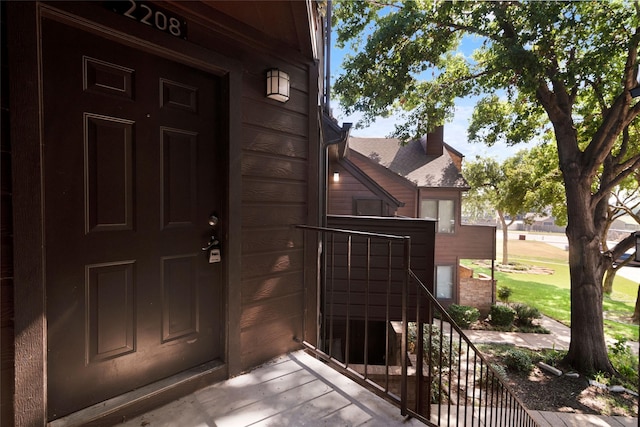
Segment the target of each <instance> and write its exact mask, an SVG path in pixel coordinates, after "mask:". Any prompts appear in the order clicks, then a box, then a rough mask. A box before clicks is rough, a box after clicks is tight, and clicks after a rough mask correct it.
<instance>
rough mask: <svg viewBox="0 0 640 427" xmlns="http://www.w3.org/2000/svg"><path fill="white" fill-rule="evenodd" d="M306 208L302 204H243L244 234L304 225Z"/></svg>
mask: <svg viewBox="0 0 640 427" xmlns="http://www.w3.org/2000/svg"><path fill="white" fill-rule="evenodd" d="M306 218H307V208H306V206H305V205H304V204H280V205H273V204H268V203H255V204H248V203H245V204H244V207H243V212H242V227H243V240H244V238H245V237H244V234H245V233H247V232H253V228H262V227H273V226H276V227H277V226H288V227H291V226H293V225H297V224H304V223H305V221H306Z"/></svg>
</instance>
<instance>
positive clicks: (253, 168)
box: [242, 152, 308, 181]
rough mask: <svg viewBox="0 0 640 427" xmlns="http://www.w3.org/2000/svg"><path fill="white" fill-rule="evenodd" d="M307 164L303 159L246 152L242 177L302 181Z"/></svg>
mask: <svg viewBox="0 0 640 427" xmlns="http://www.w3.org/2000/svg"><path fill="white" fill-rule="evenodd" d="M307 168H308V164H307V162H306V161H305V160H303V159H293V158H291V157H282V156H273V155H269V154H266V153H254V152H247V153H246V154H245V155H244V157H243V159H242V175H244V176H245V177H262V178H276V179H290V180H296V181H303V180H304V178H306V173H307Z"/></svg>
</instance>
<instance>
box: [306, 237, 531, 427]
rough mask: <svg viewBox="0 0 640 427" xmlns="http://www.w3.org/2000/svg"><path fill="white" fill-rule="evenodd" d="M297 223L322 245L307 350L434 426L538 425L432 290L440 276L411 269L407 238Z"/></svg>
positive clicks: (406, 413) (404, 412) (409, 247)
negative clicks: (315, 317) (315, 315)
mask: <svg viewBox="0 0 640 427" xmlns="http://www.w3.org/2000/svg"><path fill="white" fill-rule="evenodd" d="M299 227H300V228H302V229H304V230H306V232H307V233H309V234H310V235H312V236H313V237H314V238H316V237H317V239H318V240H317V242H318V244H319V245H320V246H319V247H320V248H321V250H319V255H318V256H319V257H320V260H319V265H321V269H320V270H321V276H322V277H321V280H320V288H321V289H320V292H319V300H318V306H317V307H316V309H317V311H318V312H319V314H320V316H319V320H318V328H317V334H316V336H315V337H304V339H303V343H304V345H305V347H306V348H307V349H308V350H310V351H312V352H313V353H314V354H315V355H316V356H318V357H319V358H321V359H323V360H325V361H326V362H327V363H328V364H329V365H330V366H332V367H333V368H334V369H337V370H338V371H340V372H342V373H343V374H345V375H347V376H349V377H350V378H351V379H353V380H354V381H356V382H358V383H360V384H361V385H363V386H365V387H367V388H368V389H369V390H371V391H373V392H374V393H376V394H378V395H379V396H380V397H382V398H384V399H386V400H388V401H389V402H392V403H393V404H395V405H396V406H398V407H399V408H400V411H401V414H403V415H408V416H412V417H414V418H417V419H419V420H421V421H422V422H424V423H425V424H427V425H430V426H537V424H536V422H535V421H534V419H533V418H532V416H531V415H530V413H529V412H528V411H527V409H526V408H525V407H524V406H523V405H522V402H521V401H520V400H519V399H518V398H517V397H516V395H515V394H514V393H513V392H512V391H511V390H510V389H509V387H508V386H507V385H506V384H505V383H504V381H503V376H502V374H501V369H500V368H496V367H494V366H493V365H492V364H491V363H490V362H488V361H487V359H486V358H485V357H484V356H483V355H482V353H481V352H480V351H478V349H477V348H476V347H475V346H474V345H473V343H471V342H470V341H469V339H468V338H467V337H466V336H465V335H464V333H463V332H462V330H461V329H460V328H459V327H458V326H457V325H456V324H455V322H454V321H453V320H452V319H451V317H450V316H449V314H448V313H447V312H446V310H445V309H444V308H443V307H442V306H441V305H440V304H439V302H438V301H437V300H436V298H435V297H434V296H433V292H432V291H433V290H432V289H431V287H432V286H433V279H432V278H420V277H418V276H417V275H416V274H415V273H414V272H413V270H412V269H411V265H410V263H411V239H410V238H409V237H406V236H396V235H391V234H380V233H369V232H363V231H353V230H342V229H332V228H323V227H311V226H299ZM425 283H426V284H425ZM305 329H306V328H305Z"/></svg>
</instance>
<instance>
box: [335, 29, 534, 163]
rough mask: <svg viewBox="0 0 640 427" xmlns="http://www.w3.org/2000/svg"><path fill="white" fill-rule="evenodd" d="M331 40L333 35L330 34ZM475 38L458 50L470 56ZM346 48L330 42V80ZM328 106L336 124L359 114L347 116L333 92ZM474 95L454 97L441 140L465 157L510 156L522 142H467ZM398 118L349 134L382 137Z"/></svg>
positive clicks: (381, 120)
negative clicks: (510, 144) (512, 144)
mask: <svg viewBox="0 0 640 427" xmlns="http://www.w3.org/2000/svg"><path fill="white" fill-rule="evenodd" d="M334 41H335V36H334ZM479 43H480V42H479V40H477V39H474V38H468V39H466V40H464V41H463V42H462V44H461V46H460V52H461V53H462V54H464V55H465V56H470V55H471V53H472V51H473V50H474V49H475V48H476V47H477V46H478V45H479ZM348 51H350V49H348V48H344V49H339V48H338V47H337V46H335V43H334V45H333V46H332V47H331V82H332V84H333V83H334V82H335V80H336V78H337V77H338V76H339V75H340V74H342V73H343V71H342V61H343V58H344V55H345V52H348ZM332 95H333V96H332V99H331V109H332V111H333V116H334V117H335V118H336V119H337V120H338V122H339V123H340V124H342V123H348V122H351V123H353V124H354V125H355V124H356V123H357V122H358V120H359V117H361V115H360V114H353V115H350V116H347V115H346V114H344V112H343V110H342V109H341V107H340V104H339V102H338V100H337V99H335V93H333V92H332ZM477 99H478V98H471V97H469V98H463V99H458V100H457V101H456V112H455V116H454V119H453V121H452V122H447V123H445V126H444V139H445V142H446V143H447V144H449V145H451V146H452V147H453V148H455V149H456V150H458V151H459V152H461V153H462V154H464V156H465V158H466V160H467V161H472V160H474V159H475V157H476V156H481V157H494V158H496V159H498V160H504V159H505V158H507V157H509V156H512V155H513V154H515V153H516V152H517V151H519V150H521V149H524V148H526V147H525V146H524V145H519V146H515V147H508V146H506V145H505V144H496V145H495V146H493V147H487V146H485V145H484V144H480V143H469V142H468V140H467V127H468V125H469V120H470V119H471V114H472V113H473V108H474V106H475V103H476V101H477ZM399 120H401V118H400V117H396V116H392V117H388V118H379V119H378V120H376V121H375V123H373V124H372V125H370V126H369V127H367V128H365V129H352V131H351V135H353V136H360V137H380V138H382V137H385V136H387V135H389V134H390V133H391V132H392V131H393V129H394V125H395V124H396V123H397V122H398V121H399Z"/></svg>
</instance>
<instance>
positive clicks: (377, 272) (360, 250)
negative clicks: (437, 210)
mask: <svg viewBox="0 0 640 427" xmlns="http://www.w3.org/2000/svg"><path fill="white" fill-rule="evenodd" d="M328 226H329V228H336V229H342V230H355V231H366V232H370V233H381V234H391V235H396V236H409V237H410V238H411V269H412V271H413V272H414V273H415V274H416V275H417V276H418V278H420V280H421V281H422V282H423V283H424V284H425V286H426V287H427V289H429V290H433V278H434V274H433V268H434V245H435V223H434V222H433V221H430V220H420V219H408V218H380V217H353V216H348V217H347V216H344V217H343V216H329V217H328ZM347 248H348V246H347V243H346V240H345V238H344V236H341V235H336V237H335V240H334V241H333V242H332V241H331V240H329V241H328V242H327V248H326V253H327V258H328V259H332V260H333V263H332V264H333V267H334V268H331V267H329V271H328V272H327V275H328V276H329V277H328V279H327V284H326V286H327V288H329V287H330V288H331V292H330V293H329V294H328V295H329V296H328V297H327V298H328V301H327V303H328V304H331V303H333V308H332V309H333V313H334V316H335V317H336V318H340V317H342V316H344V317H346V312H347V307H346V301H347V300H349V301H351V304H350V311H349V315H350V318H352V319H364V301H365V299H366V298H367V296H366V295H365V288H366V284H367V280H368V282H369V295H368V298H369V302H370V305H371V307H370V311H369V313H368V316H369V319H371V320H385V318H386V308H387V307H386V297H387V283H388V277H389V269H388V268H387V263H388V257H389V256H391V263H392V271H391V289H390V307H389V310H390V316H391V320H401V311H400V309H401V303H402V293H401V289H402V288H401V286H402V280H403V273H404V272H403V270H402V268H403V256H404V246H403V244H402V242H395V243H394V242H392V245H391V253H389V247H388V245H387V243H386V241H384V240H383V241H380V240H379V239H375V238H373V239H371V245H370V249H369V250H370V255H371V259H370V269H369V275H368V277H367V268H366V266H367V264H366V263H367V250H368V248H367V238H366V237H356V236H354V237H353V238H352V247H351V270H350V271H349V269H348V268H347ZM332 255H333V256H332ZM330 264H331V263H330ZM349 274H350V284H349V281H348V277H349V276H348V275H349ZM410 295H413V296H414V298H415V295H416V294H415V289H412V288H410ZM414 298H412V300H413V299H414Z"/></svg>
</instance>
